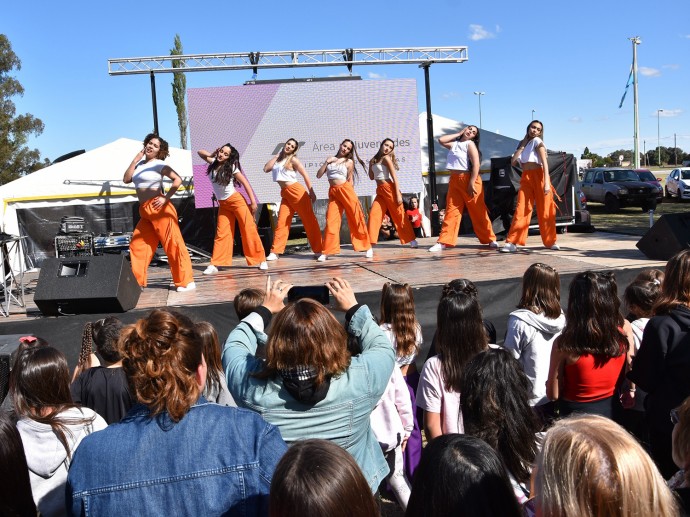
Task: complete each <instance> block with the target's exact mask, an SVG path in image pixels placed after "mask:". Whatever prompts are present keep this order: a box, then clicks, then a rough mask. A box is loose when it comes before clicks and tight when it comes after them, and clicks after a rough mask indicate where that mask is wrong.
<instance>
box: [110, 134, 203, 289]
mask: <svg viewBox="0 0 690 517" xmlns="http://www.w3.org/2000/svg"><path fill="white" fill-rule="evenodd" d="M169 154H170V153H169V152H168V142H166V141H165V140H163V139H162V138H161V137H159V136H158V135H156V134H154V133H149V134H148V135H146V138H144V148H143V149H142V150H141V151H139V152H138V153H137V154H136V156H135V157H134V159H133V160H132V163H130V164H129V167H127V170H126V171H125V176H124V178H123V181H124V182H125V183H132V182H134V188H135V189H136V191H137V198H138V199H139V215H140V216H141V219H140V220H139V222H138V223H137V226H136V228H134V233H132V240H131V241H130V243H129V252H130V259H131V262H132V272H133V273H134V277H135V278H136V279H137V282H139V285H140V286H141V287H146V280H147V273H148V267H149V264H150V263H151V260H152V259H153V255H154V253H155V252H156V248H157V247H158V243H159V242H160V243H161V244H162V245H163V250H164V251H165V254H166V255H167V257H168V262H169V263H170V272H171V273H172V277H173V282H174V283H175V286H176V287H177V291H178V292H184V291H191V290H193V289H196V284H195V283H194V275H193V271H192V260H191V259H190V258H189V252H188V251H187V246H185V243H184V239H183V238H182V232H180V225H179V224H178V222H177V210H175V207H174V206H173V204H172V202H171V201H170V200H171V199H172V197H173V194H175V192H176V191H177V189H178V188H180V185H182V178H180V176H178V174H177V173H176V172H175V171H174V170H173V169H172V168H170V166H168V165H166V164H165V163H163V160H165V159H166V158H167V157H168V156H169ZM164 176H165V177H166V178H170V179H171V180H172V182H173V183H172V186H171V187H170V188H169V189H168V192H167V193H165V194H163V177H164Z"/></svg>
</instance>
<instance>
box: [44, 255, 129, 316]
mask: <svg viewBox="0 0 690 517" xmlns="http://www.w3.org/2000/svg"><path fill="white" fill-rule="evenodd" d="M140 294H141V287H139V284H138V283H137V281H136V279H135V278H134V274H133V273H132V269H131V268H130V266H129V262H128V261H127V259H126V257H125V256H124V255H100V256H91V257H69V258H48V259H46V260H45V261H44V262H43V264H42V266H41V273H40V275H39V276H38V285H37V286H36V293H35V294H34V303H35V304H36V306H37V307H38V308H39V309H40V310H41V312H42V313H43V314H45V315H46V316H58V315H61V314H94V313H108V312H125V311H128V310H130V309H133V308H134V307H136V305H137V301H139V295H140Z"/></svg>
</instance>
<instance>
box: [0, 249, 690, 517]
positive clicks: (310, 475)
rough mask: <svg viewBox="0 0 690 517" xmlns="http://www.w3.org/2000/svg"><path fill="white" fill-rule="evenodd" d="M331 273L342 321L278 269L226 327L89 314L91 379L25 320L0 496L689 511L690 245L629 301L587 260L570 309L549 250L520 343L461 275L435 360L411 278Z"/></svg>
mask: <svg viewBox="0 0 690 517" xmlns="http://www.w3.org/2000/svg"><path fill="white" fill-rule="evenodd" d="M326 286H327V288H328V290H329V292H330V295H331V297H332V300H333V302H332V307H331V309H334V310H336V311H340V312H342V313H344V322H345V324H344V325H343V324H342V323H341V321H340V320H339V319H338V318H336V316H335V315H334V314H333V312H332V311H331V310H329V307H326V306H324V305H322V304H321V303H318V302H317V301H315V300H312V299H309V298H302V299H298V300H296V301H292V302H289V303H287V304H286V303H285V298H286V295H287V293H288V292H289V291H290V289H291V288H292V287H293V286H292V285H291V284H290V283H289V282H287V281H285V280H276V281H275V282H272V281H271V279H270V277H269V278H268V280H267V283H266V288H265V290H258V289H245V290H243V291H241V292H240V293H238V295H237V296H236V298H235V300H234V307H235V310H236V312H237V315H238V318H239V319H240V323H239V324H238V325H237V327H236V328H235V329H234V330H233V331H232V332H230V334H229V336H227V339H226V340H225V341H224V343H221V342H220V340H219V338H218V335H217V334H216V332H215V330H214V328H213V327H212V326H211V325H210V324H208V323H207V322H195V321H192V320H190V319H189V318H188V317H187V316H185V315H184V314H182V313H180V312H177V311H175V310H169V309H166V310H163V309H156V310H153V311H152V312H151V313H149V314H148V315H147V316H146V317H144V318H142V319H140V320H139V321H137V322H136V323H134V324H131V325H123V324H122V323H121V322H120V321H119V320H118V319H117V318H114V317H108V318H105V319H103V320H99V321H96V322H93V323H89V324H87V325H86V327H85V328H84V333H83V336H82V351H81V354H80V360H79V363H78V365H77V368H76V370H75V371H74V374H73V375H70V372H69V370H68V366H67V361H66V360H65V357H64V355H63V354H62V353H61V352H60V351H58V350H57V349H55V348H54V347H52V346H50V344H49V343H48V342H46V341H45V340H43V339H41V338H38V337H35V336H26V337H23V338H22V339H21V343H20V346H19V348H18V350H17V352H16V356H15V357H14V359H13V367H12V370H11V375H10V397H11V403H12V404H11V405H12V411H11V412H10V413H6V414H5V413H4V414H2V415H1V418H0V434H1V435H2V436H0V472H1V475H0V478H2V479H3V480H7V482H3V483H0V513H1V514H2V515H36V514H40V515H44V516H53V515H56V516H59V515H111V514H126V513H133V514H139V515H161V514H170V513H175V514H180V515H240V514H241V515H270V516H304V515H309V516H312V515H314V516H329V517H331V516H341V515H342V516H346V515H348V516H349V515H358V516H359V515H362V516H373V515H379V514H380V512H381V509H380V495H381V494H382V493H386V494H390V495H391V497H392V498H394V499H395V501H396V502H397V504H398V505H399V507H400V508H401V510H402V511H404V512H405V514H406V515H408V516H427V515H428V516H451V515H472V516H475V515H479V516H497V517H498V516H513V515H515V516H525V515H541V516H547V517H551V516H564V517H580V516H604V515H605V516H621V517H628V516H629V517H634V516H650V515H654V516H662V517H666V516H669V517H670V516H676V515H687V514H688V513H687V512H688V510H690V492H689V491H690V375H688V371H689V370H690V368H689V367H690V250H684V251H682V252H680V253H678V254H677V255H676V256H674V257H673V258H672V259H671V260H670V261H669V262H668V264H667V266H666V268H665V272H661V271H659V270H647V271H644V272H642V273H641V274H640V275H639V276H638V277H637V278H635V279H634V280H633V281H632V282H631V283H630V285H628V286H627V287H626V289H625V295H624V297H623V298H624V299H623V302H622V303H621V301H620V300H619V298H618V295H617V292H618V286H617V284H616V279H615V277H614V275H613V274H611V273H606V272H598V271H586V272H583V273H579V274H577V275H575V277H574V278H573V280H572V282H571V283H570V286H569V296H568V300H567V303H566V304H565V310H562V309H561V297H560V286H561V283H560V277H559V274H558V272H557V271H556V270H555V269H554V268H553V267H551V266H549V265H547V264H542V263H535V264H532V265H531V266H530V267H529V268H528V269H527V270H526V271H525V273H524V276H523V282H522V291H521V296H520V300H519V303H518V306H517V307H516V309H515V310H514V311H513V312H512V313H511V314H510V315H509V318H508V325H507V331H506V335H505V337H504V339H503V345H502V346H498V345H497V344H496V342H497V339H496V335H495V330H494V326H493V324H492V323H491V322H489V321H486V320H485V319H484V318H483V315H482V309H481V306H480V303H479V299H478V296H477V294H478V293H477V288H476V286H475V285H474V284H473V283H472V282H471V281H470V280H467V279H457V280H453V281H452V282H450V283H449V284H447V285H446V286H444V288H443V292H442V296H441V299H440V300H439V303H438V307H437V325H436V333H435V336H434V343H433V346H432V347H431V349H430V352H429V356H428V357H427V358H426V360H425V361H424V362H423V367H422V368H421V371H418V370H417V364H418V363H419V364H422V363H421V362H419V361H418V359H419V357H418V355H419V353H420V352H421V349H422V345H423V343H422V341H423V338H422V332H421V328H420V325H419V323H418V321H417V317H416V312H415V303H414V296H413V291H412V289H411V288H410V286H409V285H406V284H394V283H389V284H385V285H384V287H383V290H382V293H381V303H380V307H378V308H373V307H371V308H370V307H368V306H366V305H363V304H360V303H359V302H358V301H357V298H356V295H355V293H354V291H353V289H352V287H351V286H350V284H349V282H348V281H347V280H346V279H344V278H334V279H332V280H330V281H328V282H327V283H326ZM623 309H624V310H625V315H624V312H623ZM422 433H423V435H424V437H425V438H426V445H425V446H424V440H423V435H422Z"/></svg>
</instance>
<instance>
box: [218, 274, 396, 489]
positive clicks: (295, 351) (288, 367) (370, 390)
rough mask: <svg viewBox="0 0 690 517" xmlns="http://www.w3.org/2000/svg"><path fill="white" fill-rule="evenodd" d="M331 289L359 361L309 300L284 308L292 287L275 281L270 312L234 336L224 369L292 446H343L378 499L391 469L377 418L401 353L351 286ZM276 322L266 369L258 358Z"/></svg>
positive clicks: (269, 291)
mask: <svg viewBox="0 0 690 517" xmlns="http://www.w3.org/2000/svg"><path fill="white" fill-rule="evenodd" d="M326 285H327V287H328V289H329V291H330V293H331V295H332V296H333V299H334V300H335V305H336V308H338V309H339V310H342V311H345V312H346V316H345V319H346V322H347V329H348V332H349V333H351V334H352V335H353V336H355V337H356V338H357V340H358V341H359V348H361V350H362V353H361V354H359V355H356V356H351V354H350V352H349V351H348V349H347V333H346V331H345V329H344V328H343V326H342V325H341V324H340V323H339V322H338V320H337V319H336V318H335V317H334V316H333V315H332V314H331V313H330V312H329V310H328V309H327V308H325V307H324V306H323V305H321V304H319V303H318V302H315V301H314V300H311V299H309V298H303V299H301V300H298V301H295V302H291V303H289V304H288V305H287V306H284V304H283V299H284V297H285V296H286V295H287V292H288V291H289V290H290V288H291V287H292V285H291V284H289V283H285V282H283V281H281V280H278V281H276V282H275V283H274V284H271V279H270V277H269V278H268V279H267V286H266V298H265V300H264V302H263V306H261V307H259V308H258V309H257V311H256V312H254V313H252V314H250V315H249V316H247V317H246V318H244V319H243V320H242V321H241V322H240V324H239V325H238V326H237V328H235V330H233V331H232V332H231V333H230V336H229V337H228V339H227V341H226V343H225V347H224V349H223V354H222V357H223V366H224V368H225V374H226V378H227V381H228V386H229V388H230V392H231V393H232V395H233V397H234V398H235V401H236V402H237V404H238V405H240V406H242V407H248V408H250V409H253V410H255V411H259V412H260V413H261V415H262V416H263V417H264V418H265V419H266V420H267V421H268V422H271V423H273V424H275V425H277V426H278V427H279V428H280V430H281V433H282V435H283V438H285V440H286V441H287V442H288V443H292V442H295V441H297V440H300V439H304V438H313V437H318V438H325V439H328V440H331V441H333V442H335V443H336V444H337V445H340V446H342V447H343V448H345V450H347V451H348V452H349V453H350V454H352V456H353V457H354V458H355V461H357V464H358V465H359V466H360V468H361V469H362V472H363V473H364V476H365V477H366V479H367V482H368V483H369V486H370V488H371V489H372V492H375V491H376V490H377V489H378V486H379V484H380V483H381V481H382V480H383V478H384V477H385V476H386V474H387V473H388V466H387V465H386V461H385V459H384V457H383V453H382V452H381V447H380V446H379V444H378V442H377V441H376V437H375V436H374V433H373V432H372V430H371V425H370V423H369V417H370V415H371V412H372V411H373V409H374V407H375V406H376V404H377V403H378V401H379V400H380V399H381V396H382V395H383V392H384V391H385V389H386V386H387V385H388V381H389V380H390V377H391V374H392V373H393V366H394V365H395V352H394V350H393V348H392V347H391V344H390V342H389V341H388V338H386V336H385V334H384V333H383V331H382V330H381V329H380V328H379V326H378V325H377V324H376V322H375V321H374V318H373V317H372V315H371V312H370V311H369V308H368V307H366V306H365V305H360V304H358V303H357V300H356V298H355V294H354V292H353V290H352V287H350V284H349V282H348V281H347V280H344V279H342V278H334V279H333V280H331V281H329V282H327V283H326ZM273 314H276V316H275V318H274V319H273V322H272V323H271V334H270V336H269V338H268V342H267V343H266V360H265V361H263V360H261V359H259V358H258V357H256V355H255V354H256V350H257V346H259V345H260V344H262V341H263V338H262V335H263V329H264V328H265V327H266V326H267V325H268V323H269V322H270V320H271V317H272V315H273Z"/></svg>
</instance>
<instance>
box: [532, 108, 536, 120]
mask: <svg viewBox="0 0 690 517" xmlns="http://www.w3.org/2000/svg"><path fill="white" fill-rule="evenodd" d="M534 111H535V110H532V120H534Z"/></svg>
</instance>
